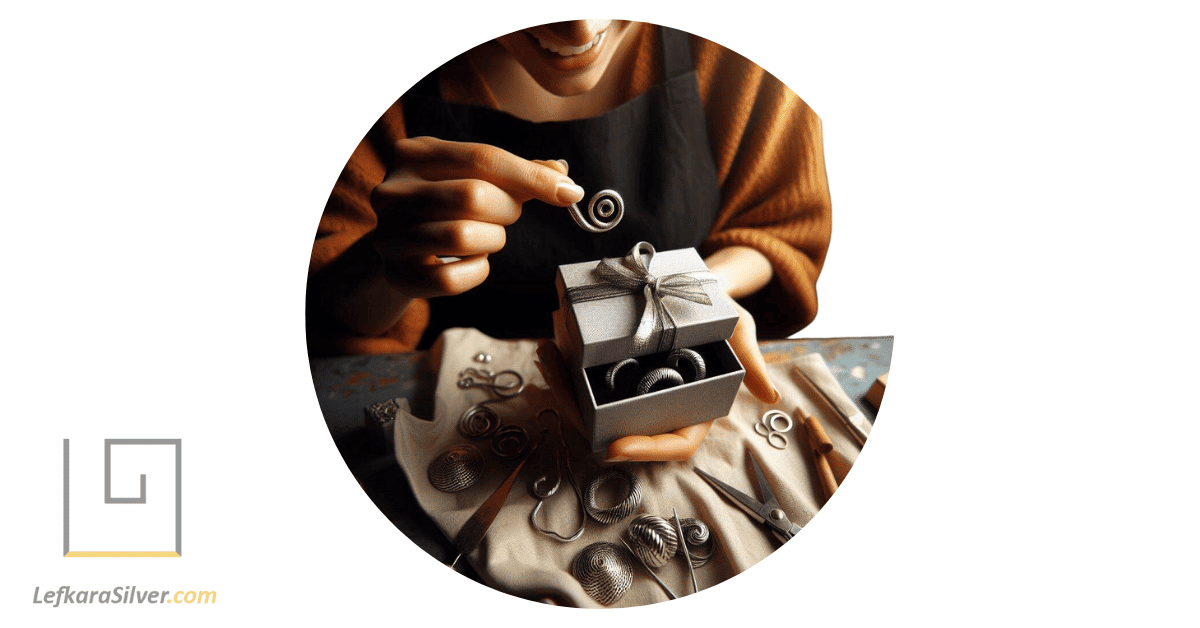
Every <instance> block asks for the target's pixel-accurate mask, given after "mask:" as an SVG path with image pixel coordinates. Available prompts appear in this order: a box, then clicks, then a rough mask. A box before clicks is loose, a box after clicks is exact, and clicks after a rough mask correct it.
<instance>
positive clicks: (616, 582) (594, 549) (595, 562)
mask: <svg viewBox="0 0 1200 628" xmlns="http://www.w3.org/2000/svg"><path fill="white" fill-rule="evenodd" d="M571 575H572V576H575V579H576V580H579V584H581V585H583V590H584V591H587V594H588V595H590V596H592V599H593V600H596V601H597V602H599V603H600V604H603V605H604V606H608V605H609V604H612V603H613V602H616V601H617V600H619V599H621V596H622V595H625V592H626V591H628V590H629V587H630V585H632V584H633V562H632V561H630V560H629V556H628V555H627V554H626V553H625V551H624V550H622V549H621V546H620V545H617V544H616V543H606V542H600V543H592V544H591V545H589V546H587V547H585V548H583V551H582V552H579V555H578V556H576V557H575V560H573V561H571Z"/></svg>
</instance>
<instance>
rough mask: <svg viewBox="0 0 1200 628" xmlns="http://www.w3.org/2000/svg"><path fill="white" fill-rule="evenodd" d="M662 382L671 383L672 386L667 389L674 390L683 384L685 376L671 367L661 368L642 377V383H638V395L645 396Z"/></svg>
mask: <svg viewBox="0 0 1200 628" xmlns="http://www.w3.org/2000/svg"><path fill="white" fill-rule="evenodd" d="M661 382H667V383H669V384H670V386H667V388H672V387H674V386H679V385H682V384H683V376H682V375H680V374H679V371H676V370H675V369H673V368H671V367H668V366H660V367H658V368H656V369H654V370H653V371H650V372H649V373H646V375H645V376H643V377H642V381H640V382H638V385H637V393H636V394H638V395H644V394H646V393H648V392H650V389H651V388H653V387H654V386H655V385H657V384H659V383H661Z"/></svg>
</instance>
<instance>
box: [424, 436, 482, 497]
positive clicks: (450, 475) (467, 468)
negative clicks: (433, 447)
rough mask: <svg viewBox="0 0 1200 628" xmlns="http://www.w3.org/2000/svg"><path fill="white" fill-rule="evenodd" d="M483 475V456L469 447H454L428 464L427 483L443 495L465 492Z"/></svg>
mask: <svg viewBox="0 0 1200 628" xmlns="http://www.w3.org/2000/svg"><path fill="white" fill-rule="evenodd" d="M481 475H483V454H481V453H479V450H478V449H476V448H475V447H473V446H471V445H456V446H454V447H451V448H450V449H447V450H446V451H443V452H442V453H441V454H439V455H438V456H437V457H436V458H434V459H433V461H431V462H430V463H429V483H430V484H432V485H433V488H436V489H437V490H439V491H442V492H443V493H457V492H459V491H462V490H466V489H468V488H471V487H472V486H474V485H475V482H477V481H479V476H481Z"/></svg>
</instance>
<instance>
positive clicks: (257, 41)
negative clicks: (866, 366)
mask: <svg viewBox="0 0 1200 628" xmlns="http://www.w3.org/2000/svg"><path fill="white" fill-rule="evenodd" d="M414 5H415V6H414ZM171 6H172V7H174V5H171ZM1188 6H1189V5H1188V4H1186V3H1182V2H1181V3H1164V2H1143V3H1136V5H1135V4H1133V3H1128V4H1124V5H1122V4H1116V3H1099V2H1092V3H1082V2H1081V3H1067V2H1036V3H1034V2H1010V3H1002V4H994V5H987V6H986V7H982V6H981V5H978V4H976V3H951V2H945V3H931V2H918V3H832V2H827V3H822V4H821V5H820V6H816V5H803V4H802V5H798V6H797V8H796V9H794V10H792V11H791V12H790V13H789V12H784V11H782V10H780V9H773V8H767V7H765V6H763V5H761V4H759V3H747V2H739V3H734V4H731V5H728V6H725V7H722V9H721V10H708V9H704V10H702V9H701V8H700V7H699V5H697V4H695V3H687V4H680V5H678V6H677V7H675V8H654V9H651V8H650V7H649V3H645V2H639V3H627V2H609V3H603V4H595V5H589V7H590V8H589V9H588V10H586V11H583V12H582V14H581V13H576V12H575V11H580V10H579V9H574V10H570V12H568V7H567V5H566V4H562V5H539V6H532V7H531V6H527V7H524V8H519V9H514V8H513V7H512V6H510V5H508V4H506V3H497V2H491V3H480V5H479V6H478V7H473V8H471V9H470V10H466V9H465V7H464V6H461V5H459V4H456V3H449V2H445V3H399V2H396V3H388V4H374V3H339V5H338V8H336V9H335V8H332V5H330V6H329V8H325V9H323V10H317V9H311V8H300V7H299V6H298V5H296V4H295V3H277V4H275V5H257V6H252V5H249V4H245V3H221V2H211V3H203V4H196V5H194V6H189V7H186V8H167V5H161V6H160V5H159V4H154V3H142V4H135V3H120V4H116V5H112V4H108V3H104V4H97V5H84V4H82V3H81V4H78V5H70V4H48V3H40V4H34V3H26V4H23V5H19V6H17V7H16V8H13V7H10V8H6V9H5V10H4V15H3V19H0V31H2V33H0V59H3V61H2V62H0V71H2V76H0V85H3V97H2V98H0V111H2V116H0V131H2V134H0V146H2V148H0V155H2V159H3V164H2V168H0V177H2V179H0V181H2V191H3V196H2V197H0V198H2V201H0V202H2V203H3V207H4V214H3V216H4V222H3V224H4V246H3V247H0V269H3V271H2V272H3V286H4V293H5V295H6V298H5V300H4V310H5V311H6V313H7V316H6V324H5V333H4V344H3V354H2V356H3V361H2V363H3V365H4V366H3V369H4V372H3V375H4V377H3V381H4V384H5V386H4V390H5V395H4V397H5V404H4V406H3V407H4V419H5V421H4V424H5V425H6V426H7V430H6V438H4V439H3V442H2V444H0V448H2V449H0V452H2V455H0V465H3V468H2V471H3V475H2V476H0V477H2V478H3V480H2V481H3V482H4V484H3V495H4V497H5V499H6V500H7V505H6V507H5V509H4V512H5V515H6V516H5V517H4V518H5V524H6V525H5V533H4V537H3V538H4V539H5V540H4V547H3V556H4V558H3V564H4V567H3V572H2V573H3V576H2V577H3V582H0V605H2V609H3V610H2V613H3V615H4V616H5V617H6V618H7V617H13V618H16V619H17V620H19V621H18V623H29V622H31V621H39V622H45V621H54V622H55V623H68V622H70V623H72V624H77V623H78V622H84V621H86V622H101V623H117V622H120V623H122V624H129V623H139V624H140V623H156V624H157V623H160V622H162V621H172V622H179V623H181V624H185V625H186V624H200V623H201V622H204V623H208V622H211V621H214V620H220V621H233V622H236V623H237V624H243V623H250V622H257V621H262V620H266V619H277V618H282V619H285V620H297V621H303V622H304V623H309V622H321V623H326V624H328V623H332V622H335V621H336V622H338V624H339V625H345V626H358V625H370V624H376V623H381V622H388V623H409V622H411V623H414V624H420V625H424V624H427V623H432V622H441V621H447V620H449V621H454V622H456V623H457V622H462V623H463V625H475V626H490V625H494V624H500V625H521V626H537V625H553V624H554V623H567V622H569V623H570V624H572V625H576V624H583V625H610V624H611V622H613V621H637V622H645V623H647V624H653V625H692V624H693V623H695V622H698V621H704V624H705V625H707V624H708V623H709V622H708V621H705V620H710V619H713V618H714V617H718V618H720V619H723V620H725V621H729V622H733V621H747V622H753V623H755V624H760V623H763V624H765V623H768V622H770V621H772V620H775V621H783V622H787V623H795V624H806V625H818V624H821V623H834V624H836V625H893V624H901V623H911V622H921V623H922V624H923V625H931V626H943V625H945V626H958V625H979V624H984V625H987V624H992V625H1010V624H1014V623H1020V624H1022V625H1026V624H1031V625H1062V624H1070V625H1105V624H1112V625H1130V624H1137V625H1144V624H1151V623H1167V624H1176V625H1178V624H1183V623H1189V622H1194V621H1195V619H1196V617H1195V615H1196V611H1195V605H1194V604H1192V603H1190V600H1191V599H1193V598H1194V592H1195V584H1196V580H1195V576H1194V573H1195V564H1196V560H1197V558H1198V556H1197V551H1196V549H1197V548H1196V542H1195V540H1194V536H1193V535H1192V531H1193V530H1194V529H1195V525H1196V523H1197V517H1196V508H1195V506H1194V497H1195V493H1196V491H1195V487H1194V484H1193V481H1194V480H1195V478H1196V469H1195V465H1194V464H1193V463H1191V462H1189V461H1190V460H1191V459H1192V453H1193V450H1194V447H1193V443H1192V441H1193V439H1194V437H1195V436H1196V428H1195V423H1196V419H1197V416H1196V414H1197V413H1196V411H1195V410H1194V400H1195V393H1194V390H1195V385H1194V364H1195V361H1196V354H1197V353H1196V349H1197V347H1196V342H1195V331H1194V329H1195V314H1196V308H1195V306H1194V305H1193V302H1194V299H1193V297H1192V295H1193V292H1194V289H1195V285H1196V281H1195V268H1196V264H1195V261H1194V260H1195V256H1194V254H1192V253H1191V251H1192V250H1193V235H1194V226H1195V220H1194V218H1193V216H1194V212H1195V211H1196V210H1197V198H1196V191H1195V190H1196V184H1195V180H1196V172H1197V149H1196V146H1197V140H1198V139H1200V138H1198V135H1200V133H1198V132H1197V131H1198V129H1197V126H1198V125H1197V122H1196V111H1197V110H1198V109H1200V102H1198V100H1197V97H1196V93H1195V85H1196V59H1197V49H1196V48H1197V46H1196V44H1195V41H1196V37H1195V31H1196V26H1197V24H1196V20H1195V17H1194V16H1193V15H1191V14H1190V12H1189V10H1188ZM32 7H36V8H32ZM591 14H608V15H614V16H617V17H622V18H637V19H642V20H646V21H653V22H660V23H663V22H665V23H668V24H670V25H672V26H675V27H678V28H682V29H684V30H687V31H691V32H694V33H697V34H700V35H704V36H706V37H708V38H710V39H713V40H715V41H718V42H719V43H722V44H724V45H726V46H727V47H730V48H732V49H734V50H737V51H739V52H741V53H742V54H744V55H746V56H747V57H749V58H751V59H753V60H755V61H757V62H758V63H759V64H761V65H762V66H764V67H765V68H766V69H767V70H769V71H771V72H772V73H774V74H776V75H777V76H779V77H780V78H781V79H783V80H784V82H785V83H787V84H788V85H789V86H791V87H792V88H793V89H794V90H795V91H797V92H798V93H799V94H801V96H803V97H804V98H805V99H806V100H807V101H808V102H809V104H811V105H812V106H813V107H814V108H815V109H816V110H817V112H818V113H819V114H820V115H821V116H822V118H823V119H824V122H825V140H826V155H827V165H828V170H829V178H830V182H831V186H832V189H833V199H834V206H835V225H834V240H833V243H832V245H831V248H830V253H829V257H828V260H827V265H826V270H825V273H824V275H823V276H822V279H821V281H820V283H819V288H820V292H821V313H820V316H819V317H818V320H817V322H816V323H815V324H814V325H813V326H811V327H810V328H809V329H808V330H806V332H805V333H806V335H810V336H839V335H876V334H894V335H895V337H896V341H895V352H894V355H893V372H892V376H891V381H890V383H891V386H890V387H889V391H888V402H887V404H886V405H885V408H884V411H883V414H882V417H881V419H880V422H879V424H878V426H877V428H876V430H875V432H874V434H873V436H872V439H871V444H870V446H869V447H868V448H867V450H866V452H865V454H864V455H863V456H862V458H861V459H860V461H859V463H858V465H857V466H856V467H855V470H854V473H853V474H852V475H851V477H850V480H849V481H847V483H846V484H845V486H844V487H843V488H842V489H841V490H839V492H838V494H837V497H836V499H834V500H833V501H832V503H831V504H830V505H829V507H827V508H826V509H825V510H824V511H822V513H821V516H819V517H817V518H816V519H815V520H814V521H813V522H812V523H811V524H810V525H809V526H808V527H807V528H806V530H805V531H804V534H803V535H802V536H801V537H800V538H799V540H797V541H796V542H793V543H790V544H789V545H787V546H786V547H784V548H783V549H782V550H781V551H779V552H777V553H776V554H774V555H773V556H772V557H770V558H769V559H768V560H766V561H765V562H764V563H763V564H761V565H759V566H758V567H755V568H754V569H752V570H751V571H749V572H747V573H746V574H744V575H742V576H739V577H737V578H735V579H733V580H731V581H729V582H728V583H725V584H722V585H720V586H719V587H716V588H715V589H713V590H711V591H707V592H705V593H704V594H703V595H700V596H696V597H694V598H690V599H684V600H681V601H678V602H673V603H670V604H661V605H656V606H653V607H649V608H643V609H638V610H634V611H626V612H619V613H613V614H609V613H579V612H571V611H566V610H564V609H554V608H545V607H541V606H537V605H533V604H529V603H526V602H521V601H518V600H515V599H513V598H509V597H508V596H505V595H503V594H499V593H496V592H493V591H490V590H487V589H484V588H482V587H477V586H474V585H470V584H465V583H464V581H462V580H461V579H459V577H458V576H456V575H454V574H452V573H450V572H449V570H447V569H445V568H442V567H440V566H438V565H437V564H435V563H434V562H433V561H432V560H430V559H429V558H428V557H427V556H426V555H424V554H423V553H421V552H420V551H419V550H417V549H416V548H415V547H414V546H413V545H412V544H411V543H409V542H408V540H407V539H406V538H405V537H403V536H402V535H401V534H399V533H398V532H396V530H395V529H394V528H393V527H392V526H391V524H389V523H388V521H387V520H386V519H385V518H384V517H383V516H382V515H381V514H380V513H379V512H378V511H377V510H376V509H375V507H374V506H373V505H372V504H371V502H370V501H369V500H368V499H367V498H366V497H365V496H364V495H363V493H362V492H361V491H360V490H359V489H358V487H357V485H356V483H355V481H354V479H353V478H352V477H351V475H350V473H349V472H348V471H347V469H346V468H345V466H344V465H343V463H342V462H341V459H340V457H339V456H338V455H337V452H336V449H335V448H334V446H333V443H332V441H331V439H330V438H329V436H328V433H327V432H326V430H325V428H324V424H323V420H322V417H321V415H320V412H319V410H318V406H317V403H316V400H315V397H314V394H313V389H312V384H311V380H310V376H309V371H308V366H307V357H306V352H305V345H304V333H303V303H304V291H305V280H306V269H307V263H308V255H309V251H310V247H311V242H312V237H313V233H314V229H315V227H316V223H317V218H318V216H319V214H320V212H321V209H322V206H323V203H324V200H325V198H326V197H327V196H328V193H329V190H330V189H331V187H332V185H333V182H334V179H335V177H336V175H337V172H338V171H339V169H340V168H341V166H342V164H343V163H344V162H345V161H346V159H347V157H348V156H349V154H350V151H351V149H352V147H353V146H354V144H355V143H356V142H357V140H358V139H359V138H360V137H361V136H362V135H363V134H364V133H365V131H366V130H367V129H368V128H369V126H370V125H371V123H372V122H373V121H374V120H375V119H376V118H377V116H378V115H379V114H380V112H381V111H383V109H384V108H385V107H386V106H387V104H389V103H390V102H391V101H392V100H393V99H394V98H395V97H396V96H397V95H399V94H400V93H402V92H403V91H404V90H405V89H406V88H408V87H409V86H410V85H411V84H412V83H413V82H415V81H416V80H417V78H419V77H420V76H421V75H423V74H424V73H425V72H427V71H428V70H430V69H432V68H433V67H435V66H436V65H438V64H439V63H441V62H442V61H444V60H445V59H447V58H449V57H451V56H453V55H454V54H457V53H459V52H461V51H462V50H464V49H465V48H467V47H469V46H470V45H473V44H474V43H476V42H479V41H482V40H485V39H487V38H490V37H493V36H496V35H498V34H501V33H504V32H507V31H510V30H515V29H517V28H520V27H524V26H528V25H531V24H535V23H541V22H547V21H554V20H559V19H574V18H580V17H588V15H591ZM592 16H593V17H595V16H596V15H592ZM105 437H108V438H181V439H183V444H184V458H183V472H184V487H183V491H184V493H183V495H184V556H183V558H180V559H64V558H62V557H61V556H60V553H61V551H60V548H61V529H60V528H61V523H60V522H61V514H62V513H61V499H62V498H61V492H60V491H61V467H62V461H61V443H62V439H63V438H72V439H80V440H81V441H82V440H84V439H102V438H105ZM60 585H71V586H73V587H75V588H77V589H78V588H85V589H93V588H94V589H105V588H107V589H111V588H113V587H116V586H125V585H137V586H138V587H139V588H158V589H166V590H175V589H205V590H216V591H218V593H219V602H218V604H216V605H214V606H210V607H207V608H196V607H191V608H179V607H177V606H162V607H137V606H128V607H120V608H115V607H114V608H105V607H77V608H58V609H48V608H46V607H44V606H35V605H33V604H32V603H31V598H32V594H33V589H34V587H35V586H37V587H41V588H42V590H43V591H44V590H45V589H47V588H57V587H58V586H60ZM464 596H465V597H464ZM464 601H468V602H469V603H464ZM671 622H676V623H671Z"/></svg>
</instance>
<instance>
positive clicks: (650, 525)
mask: <svg viewBox="0 0 1200 628" xmlns="http://www.w3.org/2000/svg"><path fill="white" fill-rule="evenodd" d="M629 547H630V549H632V550H633V553H634V554H636V555H637V557H638V558H640V559H642V562H643V563H646V566H647V567H650V568H652V569H658V568H659V567H662V566H663V565H665V564H667V561H669V560H671V557H673V556H675V551H676V550H678V549H679V535H678V534H676V533H675V526H674V525H673V524H672V523H671V522H670V521H667V520H666V519H663V518H662V517H656V516H654V515H638V516H636V517H634V518H633V521H630V522H629Z"/></svg>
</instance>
